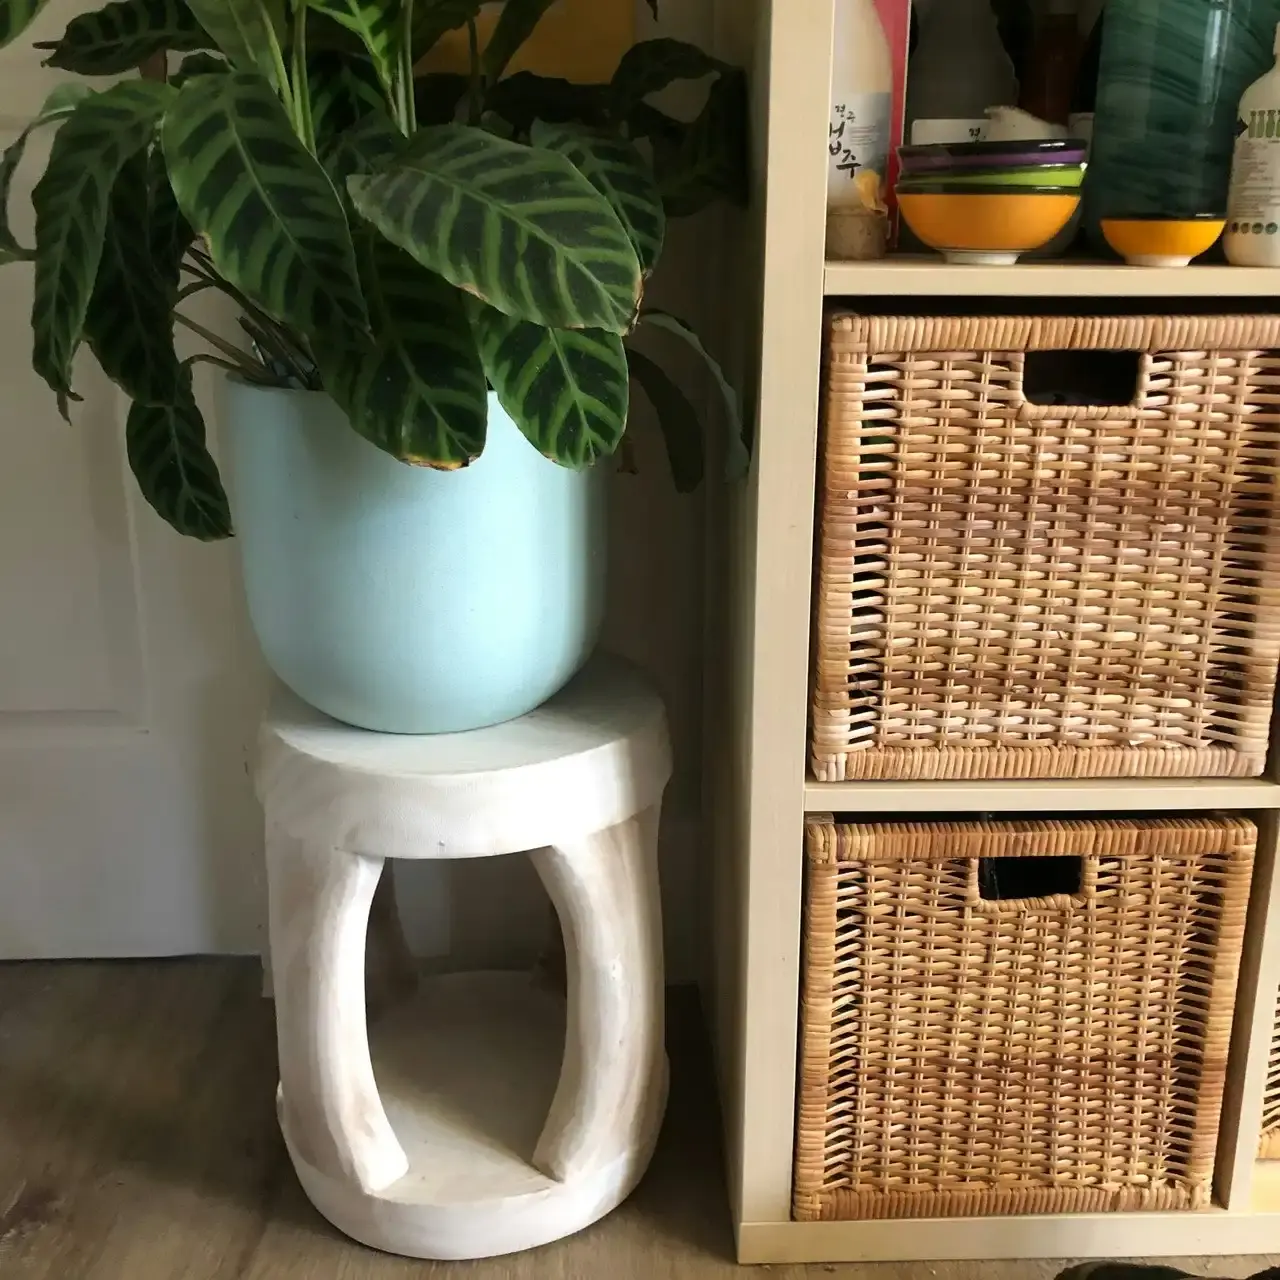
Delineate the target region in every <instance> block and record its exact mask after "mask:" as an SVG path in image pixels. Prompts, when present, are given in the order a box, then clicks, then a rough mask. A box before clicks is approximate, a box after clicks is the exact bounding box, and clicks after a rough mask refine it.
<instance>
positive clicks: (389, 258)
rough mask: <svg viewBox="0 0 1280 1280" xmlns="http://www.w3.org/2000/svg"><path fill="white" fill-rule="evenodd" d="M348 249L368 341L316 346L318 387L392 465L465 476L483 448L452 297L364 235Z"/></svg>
mask: <svg viewBox="0 0 1280 1280" xmlns="http://www.w3.org/2000/svg"><path fill="white" fill-rule="evenodd" d="M357 243H358V245H359V253H360V266H361V278H362V280H363V282H364V287H365V296H366V297H367V298H368V300H369V313H370V318H371V320H372V321H373V332H374V341H373V344H372V346H370V345H369V344H367V343H363V342H359V341H347V342H345V343H335V344H333V345H332V346H331V345H329V344H326V343H318V344H316V346H315V354H316V358H317V361H318V362H319V365H320V369H321V375H322V377H323V379H324V385H325V388H326V390H327V391H328V392H329V394H330V395H331V396H332V397H333V398H334V399H335V400H336V401H337V402H338V404H339V405H340V406H341V408H342V409H343V411H344V412H345V413H346V414H347V416H348V417H349V418H350V419H351V425H352V426H353V427H354V428H355V429H356V430H357V431H358V432H359V433H360V434H361V435H362V436H364V437H365V439H366V440H371V441H372V442H373V443H374V444H376V445H377V446H378V448H379V449H383V450H385V451H386V452H387V453H389V454H391V455H392V456H393V457H396V458H399V459H400V461H402V462H410V463H413V464H414V465H416V466H424V467H435V468H438V469H441V470H449V471H452V470H455V469H456V468H458V467H465V466H466V465H467V464H468V463H470V462H472V461H474V460H475V459H476V458H478V457H479V456H480V451H481V450H482V449H483V448H484V439H485V427H486V419H487V416H488V399H487V394H486V389H485V382H484V371H483V370H482V369H481V367H480V358H479V355H478V354H477V352H476V347H475V343H473V342H472V341H471V339H470V334H469V333H468V330H467V316H466V311H465V310H464V307H463V302H462V295H461V294H460V293H458V291H457V290H456V289H453V288H451V287H450V286H449V285H447V284H446V283H445V282H444V281H443V280H441V279H440V277H439V276H433V275H432V274H431V273H430V272H428V271H425V270H423V268H422V267H420V266H419V265H418V264H417V263H416V262H414V260H413V259H412V258H410V257H409V255H408V254H406V253H405V252H404V251H403V250H401V249H397V248H396V247H395V246H394V245H392V244H388V243H387V241H385V240H383V239H382V238H381V237H380V236H378V235H376V234H375V233H374V232H373V231H367V232H366V233H364V234H363V235H360V236H358V237H357Z"/></svg>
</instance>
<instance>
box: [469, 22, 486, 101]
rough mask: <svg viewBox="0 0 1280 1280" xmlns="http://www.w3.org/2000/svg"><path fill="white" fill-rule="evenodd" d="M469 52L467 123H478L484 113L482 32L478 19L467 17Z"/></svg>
mask: <svg viewBox="0 0 1280 1280" xmlns="http://www.w3.org/2000/svg"><path fill="white" fill-rule="evenodd" d="M467 52H468V53H469V55H470V57H471V83H470V85H469V86H468V88H467V123H468V124H472V125H476V124H479V123H480V117H481V116H482V115H483V114H484V85H483V81H482V79H481V74H480V33H479V32H478V31H477V30H476V20H475V19H474V18H468V19H467Z"/></svg>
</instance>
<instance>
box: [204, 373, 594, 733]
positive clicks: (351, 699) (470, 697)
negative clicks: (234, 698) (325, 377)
mask: <svg viewBox="0 0 1280 1280" xmlns="http://www.w3.org/2000/svg"><path fill="white" fill-rule="evenodd" d="M222 420H223V435H224V439H225V441H226V445H227V448H228V452H229V455H230V459H229V460H230V463H231V468H230V473H231V474H230V479H231V500H232V515H233V518H234V520H235V526H236V534H237V537H238V539H239V543H240V553H241V557H242V559H243V562H244V577H245V587H246V591H247V594H248V599H249V613H250V615H251V617H252V619H253V625H254V629H255V631H256V632H257V635H258V640H259V643H260V644H261V646H262V649H263V652H264V654H265V655H266V659H267V663H268V664H269V665H270V667H271V668H272V670H273V671H275V673H276V674H277V675H278V676H279V677H280V679H281V680H283V681H284V682H285V684H287V685H288V686H289V687H290V688H291V689H292V690H293V691H294V692H295V693H297V694H298V695H299V696H300V697H302V698H304V699H305V700H306V701H307V702H309V703H311V705H312V706H314V707H318V708H319V709H320V710H321V711H324V712H326V713H327V714H328V715H331V716H334V717H335V718H336V719H338V720H343V721H345V722H347V723H348V724H353V725H359V726H360V727H362V728H365V729H374V730H377V731H379V732H384V733H451V732H457V731H460V730H464V729H477V728H481V727H483V726H484V725H490V724H498V723H500V722H502V721H504V720H510V719H513V718H514V717H516V716H520V715H523V714H524V713H525V712H526V711H531V710H532V709H533V708H534V707H536V706H538V705H540V704H541V703H543V702H545V701H546V700H547V699H548V698H549V697H551V695H552V694H554V693H556V692H557V690H559V689H560V688H562V687H563V686H564V685H565V684H566V683H567V682H568V681H569V680H570V679H571V678H572V676H573V675H574V674H575V673H576V672H577V671H578V669H579V668H580V667H581V666H582V664H583V663H584V662H585V661H586V659H587V658H588V657H589V656H590V653H591V651H592V649H593V648H594V647H595V643H596V638H597V635H598V633H599V629H600V621H601V616H602V613H603V607H604V582H605V555H606V531H605V508H604V493H603V483H604V478H605V477H604V475H603V473H602V469H601V468H599V467H597V468H593V469H592V470H589V471H586V472H573V471H567V470H565V469H564V468H563V467H558V466H556V465H555V464H554V463H552V462H549V461H548V460H547V459H546V458H544V457H542V456H541V455H540V454H539V453H538V452H537V451H536V450H535V449H534V448H533V447H532V446H531V445H530V444H529V443H528V442H527V441H526V440H525V438H524V437H523V436H522V435H521V434H520V432H519V429H518V428H517V427H516V426H515V424H514V423H513V422H512V420H511V419H510V418H509V417H508V416H507V414H506V413H505V412H504V411H503V410H502V408H501V406H499V404H498V403H497V400H496V399H495V398H494V397H493V396H490V398H489V436H488V443H487V444H486V446H485V450H484V453H483V454H482V455H481V457H480V458H479V459H477V461H476V462H474V463H472V465H471V466H470V467H467V468H466V469H465V470H462V471H455V472H438V471H429V470H425V469H421V468H417V467H409V466H406V465H404V464H403V463H399V462H396V461H395V459H393V458H391V457H389V456H388V455H386V454H384V453H383V452H381V450H379V449H377V448H375V447H374V446H373V445H371V444H370V443H369V442H368V441H366V440H363V439H361V438H360V437H359V436H357V435H356V433H355V432H354V431H352V430H351V428H350V427H349V426H348V424H347V422H346V420H345V419H344V418H343V416H342V414H341V412H340V411H339V410H338V408H337V406H336V405H335V404H334V403H333V402H332V401H331V400H330V399H329V398H328V397H327V396H324V395H322V394H320V393H319V392H307V391H280V390H267V389H262V388H258V387H250V386H247V385H246V384H244V383H240V382H235V381H231V380H228V381H227V383H226V384H225V407H224V412H223V414H222Z"/></svg>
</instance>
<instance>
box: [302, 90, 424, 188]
mask: <svg viewBox="0 0 1280 1280" xmlns="http://www.w3.org/2000/svg"><path fill="white" fill-rule="evenodd" d="M403 147H404V135H403V134H402V133H401V132H400V131H399V130H398V129H397V128H396V126H395V123H394V122H393V121H392V119H391V117H390V116H389V115H387V113H386V112H385V111H382V110H378V111H373V112H370V113H369V114H368V115H367V116H365V117H364V119H363V120H359V121H357V122H356V123H355V124H353V125H352V126H351V127H350V128H348V129H344V130H343V131H342V132H341V133H340V134H338V136H337V137H336V138H334V139H333V140H332V141H331V142H329V143H328V145H326V146H325V147H324V148H323V149H322V150H321V153H320V159H321V160H322V161H323V162H324V167H325V171H326V172H327V173H328V174H329V176H330V177H331V178H332V179H333V181H334V184H335V185H336V186H337V188H338V189H339V190H340V191H344V190H346V181H347V179H348V178H349V177H351V175H352V174H356V173H369V172H370V171H371V170H373V169H376V168H378V167H379V166H380V165H383V164H386V163H387V162H388V161H390V160H391V159H393V158H394V157H395V155H396V154H397V153H398V152H399V151H401V150H402V149H403Z"/></svg>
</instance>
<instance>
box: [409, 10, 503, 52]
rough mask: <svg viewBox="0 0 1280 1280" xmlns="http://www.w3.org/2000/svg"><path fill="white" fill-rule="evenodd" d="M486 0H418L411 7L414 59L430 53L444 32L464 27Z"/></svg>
mask: <svg viewBox="0 0 1280 1280" xmlns="http://www.w3.org/2000/svg"><path fill="white" fill-rule="evenodd" d="M485 3H486V0H417V3H416V5H415V6H414V10H413V60H414V62H415V63H416V62H418V61H419V60H420V59H421V58H422V56H423V55H424V54H427V53H430V51H431V50H432V49H434V48H435V46H436V45H437V44H438V43H439V41H440V38H441V37H442V36H443V35H445V33H446V32H449V31H456V30H457V29H458V28H459V27H464V26H466V24H467V23H468V22H469V21H470V20H471V19H472V18H474V17H476V16H477V14H479V12H480V10H481V9H482V8H483V7H484V5H485Z"/></svg>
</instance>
